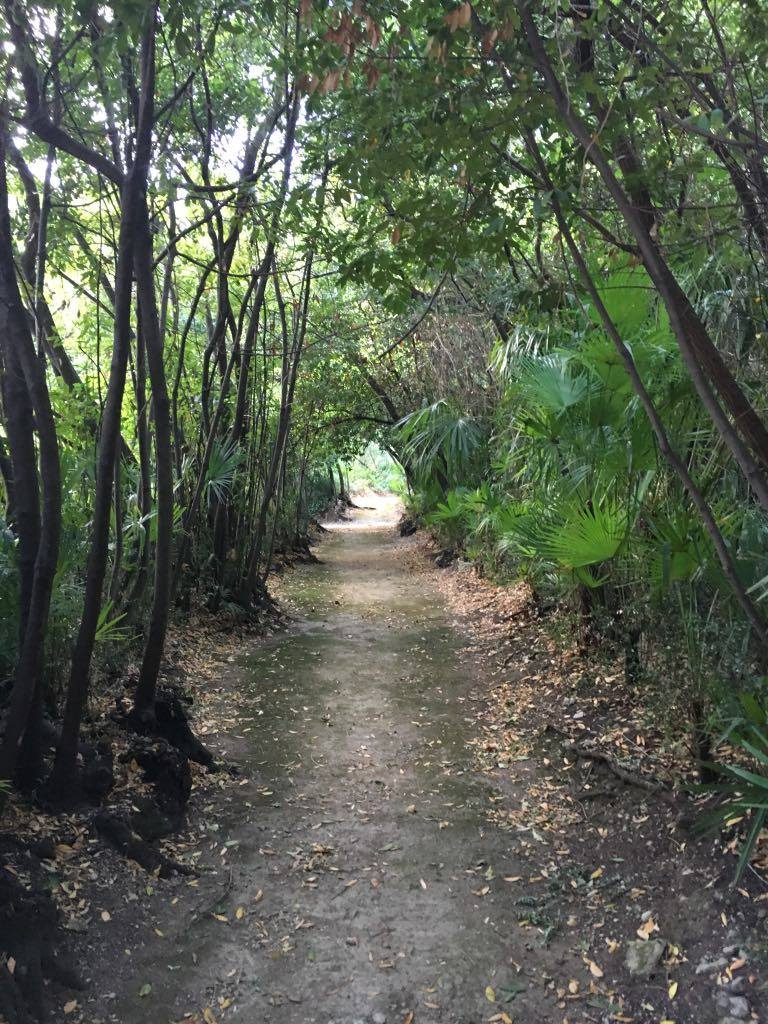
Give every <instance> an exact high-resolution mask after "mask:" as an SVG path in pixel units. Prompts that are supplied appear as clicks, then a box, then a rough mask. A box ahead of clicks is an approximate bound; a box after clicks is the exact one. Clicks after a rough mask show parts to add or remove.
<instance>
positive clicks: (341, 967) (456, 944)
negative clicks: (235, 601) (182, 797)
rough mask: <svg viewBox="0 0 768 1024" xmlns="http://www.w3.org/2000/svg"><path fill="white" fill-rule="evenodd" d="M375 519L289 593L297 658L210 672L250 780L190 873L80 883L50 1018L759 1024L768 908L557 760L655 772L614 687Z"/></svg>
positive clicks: (226, 735)
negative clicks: (79, 923)
mask: <svg viewBox="0 0 768 1024" xmlns="http://www.w3.org/2000/svg"><path fill="white" fill-rule="evenodd" d="M359 500H360V499H359ZM363 501H364V503H365V504H366V505H371V504H374V503H375V506H376V507H374V508H364V509H359V510H357V511H355V512H354V513H353V514H352V519H351V521H349V522H340V523H335V524H331V530H330V532H329V533H328V534H327V535H326V537H325V538H324V540H323V542H322V544H321V545H320V547H319V549H318V554H319V556H320V558H321V560H322V561H321V563H320V564H317V565H306V566H299V567H297V568H296V569H295V571H293V572H291V573H289V574H287V575H286V576H284V577H283V578H282V579H281V580H280V583H279V596H280V599H281V601H282V602H283V603H284V605H285V606H286V607H287V609H288V611H289V613H290V614H291V616H292V619H293V621H292V623H291V625H290V626H289V628H288V629H287V631H286V632H284V633H280V634H277V635H274V636H271V637H267V638H262V639H255V640H254V639H250V640H248V639H245V638H243V639H242V642H240V643H239V644H236V645H230V647H229V648H225V649H223V650H221V651H220V652H219V653H218V655H217V654H216V651H217V648H216V646H215V645H214V644H213V643H211V645H210V648H209V650H208V655H207V658H205V657H204V655H201V656H200V657H201V659H202V660H205V662H206V670H205V672H204V673H202V674H201V678H200V679H199V680H198V682H199V689H200V690H201V695H202V696H203V698H204V700H203V708H204V711H203V716H204V717H205V718H206V719H208V720H209V721H208V725H207V735H206V736H205V739H206V742H211V743H212V745H213V747H214V749H215V750H216V751H217V753H219V754H221V755H223V756H224V757H225V758H227V759H228V760H229V761H230V762H234V763H236V764H238V765H239V766H240V769H241V771H240V775H239V776H237V777H228V776H225V775H221V774H220V775H219V776H213V777H210V780H209V781H208V782H206V783H205V784H202V783H201V784H200V785H198V786H196V788H195V791H194V793H193V797H192V802H191V804H190V807H189V821H190V828H189V831H188V833H186V834H184V835H182V836H181V837H179V839H178V842H177V843H176V845H175V848H174V852H175V854H176V855H177V856H180V857H181V858H182V859H183V858H184V854H185V848H186V850H187V852H188V854H189V859H190V860H191V861H192V862H194V864H195V866H196V872H197V873H196V875H195V876H194V877H181V878H179V877H177V878H171V879H169V880H160V879H155V878H152V877H151V876H148V875H146V874H145V873H144V872H142V871H141V870H140V869H138V868H137V867H133V866H131V865H130V864H127V863H126V862H124V861H121V860H120V859H119V858H118V857H117V855H115V854H113V853H110V852H100V853H98V854H97V853H95V852H94V849H93V847H92V846H90V845H88V844H86V845H85V846H84V848H83V849H82V850H76V851H74V852H73V853H72V855H71V858H69V864H70V866H71V865H74V868H72V870H75V871H76V872H77V874H76V877H77V878H78V879H79V881H78V882H77V883H70V884H76V885H77V886H79V889H76V890H75V892H74V895H73V899H74V898H75V897H78V898H79V899H80V900H81V902H82V903H84V904H85V905H86V907H87V913H83V915H82V916H83V918H84V923H83V927H82V929H79V928H78V929H75V932H74V936H73V941H74V943H75V945H76V946H77V948H78V951H79V956H80V960H81V968H82V970H83V973H84V974H85V976H86V978H87V980H88V988H87V990H86V991H85V992H83V993H80V994H78V995H77V997H76V998H75V999H72V998H70V999H69V1000H68V1001H66V1003H65V1002H62V1007H61V1012H60V1016H59V1017H57V1018H56V1019H61V1020H63V1021H81V1022H86V1024H115V1022H119V1024H139V1022H141V1024H145V1022H150V1024H169V1022H180V1021H187V1022H190V1024H226V1022H228V1021H232V1022H234V1024H261V1022H265V1024H266V1022H269V1024H294V1022H302V1024H329V1022H334V1024H383V1022H384V1021H386V1022H387V1024H481V1022H495V1024H509V1022H510V1021H513V1022H515V1024H522V1022H531V1024H533V1022H537V1024H538V1022H542V1024H563V1022H568V1024H575V1022H577V1021H578V1022H581V1021H592V1022H607V1021H620V1022H630V1021H631V1022H637V1024H661V1022H667V1024H669V1022H674V1024H710V1022H711V1024H714V1022H719V1021H722V1020H728V1021H729V1024H731V1022H732V1021H736V1020H739V1019H741V1020H745V1019H752V1020H766V1019H768V1018H764V1017H762V1016H761V1013H762V1001H763V1000H764V995H765V993H764V990H763V981H762V980H761V978H762V977H764V976H765V959H766V953H767V951H768V945H766V931H765V924H766V920H765V913H764V910H765V908H768V901H766V894H767V893H768V888H766V886H765V885H764V884H763V883H762V881H761V879H760V878H759V877H758V876H757V875H756V874H754V873H750V875H749V876H748V878H746V879H745V882H744V885H743V886H742V887H739V888H738V889H735V888H732V887H730V885H729V883H730V881H731V879H732V875H733V865H734V856H733V853H732V852H731V851H729V850H728V849H724V848H723V847H722V844H720V843H719V842H715V841H714V840H713V839H711V838H709V839H694V838H692V837H691V835H689V833H688V832H687V831H686V827H685V815H686V805H685V801H684V800H683V799H682V798H679V797H676V796H675V797H672V796H670V795H669V793H667V792H666V791H665V792H662V793H660V794H658V793H656V792H652V791H651V790H649V789H647V788H643V786H642V785H640V786H638V785H633V784H630V785H625V784H623V783H622V782H621V780H620V779H619V778H617V777H616V775H615V774H614V773H613V772H612V771H610V770H609V769H608V768H607V767H606V766H605V765H604V764H603V763H601V762H598V761H594V760H591V759H582V758H577V757H576V756H575V755H574V754H573V753H572V752H571V750H570V748H568V747H567V746H566V744H567V743H568V742H569V737H575V739H576V740H578V741H579V742H580V743H581V742H582V741H586V740H587V739H588V738H589V737H595V738H598V739H600V740H601V742H602V743H603V744H604V746H603V749H608V750H609V753H610V754H611V756H612V757H614V758H617V759H621V762H622V764H624V763H626V757H625V755H626V754H628V753H629V752H631V751H630V749H629V748H632V750H634V751H635V752H636V751H638V750H639V751H640V753H641V754H642V748H643V743H644V741H643V736H642V734H641V729H642V726H641V724H640V723H636V722H634V721H629V720H627V718H626V717H625V716H624V712H623V710H622V707H621V705H620V704H618V703H616V696H615V695H616V692H617V687H616V686H613V685H612V680H611V679H610V677H609V678H608V679H607V680H606V679H605V678H603V679H602V680H601V685H600V686H598V687H597V688H596V689H595V688H594V687H592V688H590V687H586V686H585V685H584V676H583V666H580V665H577V664H576V662H573V663H569V662H568V661H567V660H566V661H565V662H564V661H563V660H562V659H561V660H560V661H559V662H557V664H556V663H555V660H554V657H553V655H552V654H551V650H550V648H549V646H548V645H547V642H546V641H545V639H544V638H543V637H542V632H541V626H540V624H537V623H536V622H535V621H534V620H533V619H532V618H531V616H530V614H529V609H527V603H526V598H525V594H524V592H523V591H522V590H518V591H515V590H506V591H503V590H500V589H498V588H494V587H492V586H490V585H488V584H485V583H484V582H483V581H482V580H479V579H478V578H477V577H476V575H475V574H474V572H473V571H471V570H467V569H466V568H465V567H462V566H458V567H455V566H454V567H453V568H450V569H447V570H439V569H437V568H436V567H435V566H434V564H433V562H432V561H431V560H430V559H429V558H428V557H426V556H427V555H428V554H429V550H428V549H425V544H424V541H423V540H422V539H421V538H419V537H416V538H408V539H405V540H403V539H399V538H397V536H396V531H395V527H394V524H395V519H396V516H397V508H396V505H395V503H394V502H393V500H391V499H388V498H386V499H382V498H376V497H374V496H372V495H367V496H366V497H365V499H363ZM215 657H218V661H216V662H215V664H213V665H212V664H211V662H212V659H214V658H215ZM187 676H188V680H187V684H188V685H189V686H190V688H191V689H192V690H193V692H194V683H195V679H194V671H193V666H189V665H188V666H187ZM593 682H594V680H593ZM611 716H613V717H611ZM553 727H554V728H553ZM215 730H218V733H217V734H216V735H213V733H214V731H215ZM606 743H608V747H607V748H606V747H605V744H606ZM653 764H654V765H655V766H656V768H658V769H659V770H661V769H662V768H663V767H664V761H663V757H662V756H661V755H659V758H658V760H657V761H655V762H653ZM644 771H645V762H644V761H643V760H642V758H640V759H639V761H638V765H637V774H638V775H641V776H642V774H643V772H644ZM643 777H645V778H646V781H647V779H648V778H649V777H650V776H649V775H646V776H643ZM105 857H106V858H108V860H106V861H105V860H104V858H105ZM105 864H106V865H107V866H108V867H109V866H110V865H111V870H110V871H109V872H107V873H105ZM761 935H762V938H761ZM632 943H635V944H636V946H637V947H639V948H637V950H636V952H635V955H636V956H638V957H639V958H640V959H642V958H643V956H645V959H646V960H648V962H649V965H650V966H649V970H650V971H651V972H652V973H650V974H649V975H648V976H645V977H642V976H638V975H637V974H636V973H630V971H629V970H628V968H627V965H626V963H625V958H626V956H627V953H628V951H630V955H632V951H635V948H636V947H634V946H632V945H631V944H632ZM707 965H709V966H707ZM65 1010H66V1012H65ZM745 1015H746V1016H745Z"/></svg>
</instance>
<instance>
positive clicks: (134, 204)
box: [51, 9, 155, 797]
mask: <svg viewBox="0 0 768 1024" xmlns="http://www.w3.org/2000/svg"><path fill="white" fill-rule="evenodd" d="M153 10H154V9H153ZM154 29H155V26H154V13H152V14H150V15H149V16H148V25H147V29H146V31H145V34H144V39H143V42H142V98H141V109H140V114H139V127H138V131H137V143H136V158H135V161H134V164H133V166H132V167H131V169H130V171H129V172H128V175H127V177H126V178H125V180H124V183H123V186H122V189H121V197H120V209H121V216H120V232H119V237H118V247H117V267H116V270H115V288H114V293H115V299H114V340H113V346H112V361H111V364H110V371H109V383H108V386H107V396H106V402H105V405H104V413H103V416H102V421H101V435H100V438H99V450H98V460H97V470H96V493H95V495H94V507H93V518H92V527H91V529H92V536H91V545H90V550H89V552H88V563H87V567H86V577H85V594H84V597H83V614H82V617H81V620H80V627H79V629H78V633H77V639H76V641H75V648H74V652H73V655H72V665H71V670H70V678H69V687H68V690H67V699H66V704H65V707H64V718H63V722H62V728H61V737H60V739H59V744H58V749H57V752H56V761H55V764H54V769H53V776H52V779H51V783H52V788H53V790H54V792H55V794H56V795H58V796H61V797H65V796H67V795H69V794H70V793H71V792H72V791H73V790H74V789H75V786H74V783H75V779H76V773H77V746H78V737H79V733H80V724H81V722H82V719H83V713H84V712H85V706H86V701H87V699H88V689H89V676H90V669H91V658H92V655H93V646H94V642H95V637H96V628H97V625H98V619H99V613H100V611H101V600H102V591H103V588H104V578H105V575H106V569H107V557H108V548H109V520H110V511H111V503H112V487H113V482H114V472H115V460H116V458H117V456H118V442H119V439H120V413H121V409H122V404H123V391H124V389H125V378H126V373H127V369H128V354H129V350H130V344H131V304H132V303H131V299H132V272H133V250H134V244H135V233H136V221H137V212H138V207H139V202H140V200H141V198H142V197H143V196H144V193H145V190H146V182H147V174H148V170H149V153H150V145H151V139H152V97H151V96H148V93H149V92H150V91H152V90H154Z"/></svg>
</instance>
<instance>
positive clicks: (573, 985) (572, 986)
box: [568, 978, 579, 996]
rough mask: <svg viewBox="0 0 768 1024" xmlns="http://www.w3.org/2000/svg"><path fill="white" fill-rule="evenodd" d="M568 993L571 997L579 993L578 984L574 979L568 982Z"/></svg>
mask: <svg viewBox="0 0 768 1024" xmlns="http://www.w3.org/2000/svg"><path fill="white" fill-rule="evenodd" d="M568 991H569V992H570V993H571V995H572V996H575V995H576V993H577V992H578V991H579V983H578V981H576V979H575V978H571V980H570V981H569V982H568Z"/></svg>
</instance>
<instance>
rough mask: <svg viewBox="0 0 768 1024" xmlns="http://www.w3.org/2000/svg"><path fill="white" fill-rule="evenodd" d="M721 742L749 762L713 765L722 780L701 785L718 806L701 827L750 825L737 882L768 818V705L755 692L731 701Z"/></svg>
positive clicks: (739, 863) (739, 864)
mask: <svg viewBox="0 0 768 1024" xmlns="http://www.w3.org/2000/svg"><path fill="white" fill-rule="evenodd" d="M721 742H727V743H729V744H730V745H731V746H732V747H733V748H734V749H735V750H736V752H737V753H738V754H740V755H741V756H742V758H744V759H745V760H746V761H747V763H749V761H751V762H752V765H753V767H750V768H747V767H745V764H744V763H735V762H732V763H730V764H725V765H719V764H715V765H712V768H713V769H714V770H715V771H717V772H718V773H719V774H720V775H721V777H722V778H723V782H721V783H717V784H713V785H711V786H706V787H702V788H703V789H704V791H705V792H707V791H708V792H713V793H715V794H717V797H718V801H719V802H718V807H717V809H716V810H715V811H713V812H711V813H710V814H709V815H708V816H707V817H706V818H704V819H702V827H705V828H706V827H720V826H722V825H733V824H738V823H740V822H741V821H742V820H743V819H744V818H746V820H747V823H748V827H747V832H746V836H745V838H744V840H743V842H742V844H741V850H740V852H739V859H738V862H737V866H736V879H735V880H736V881H738V880H739V878H740V877H741V875H742V874H743V872H744V869H745V867H746V866H747V864H748V863H749V860H750V857H751V856H752V853H753V852H754V849H755V845H756V843H757V840H758V838H759V836H760V833H761V831H762V830H763V828H764V827H765V824H766V821H768V706H767V705H766V703H765V700H764V699H761V698H760V697H758V696H756V695H755V694H753V693H741V694H739V695H738V697H737V699H736V700H735V701H734V702H732V704H731V716H730V720H729V721H728V723H727V725H726V727H725V730H724V732H723V733H722V735H721Z"/></svg>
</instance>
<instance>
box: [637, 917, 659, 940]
mask: <svg viewBox="0 0 768 1024" xmlns="http://www.w3.org/2000/svg"><path fill="white" fill-rule="evenodd" d="M658 930H659V926H658V925H657V924H656V922H655V921H654V919H653V918H652V917H649V918H648V920H647V921H645V922H644V923H643V924H641V925H640V927H639V928H638V929H637V934H638V936H639V937H640V938H641V939H650V937H651V935H652V934H653V932H657V931H658Z"/></svg>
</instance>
